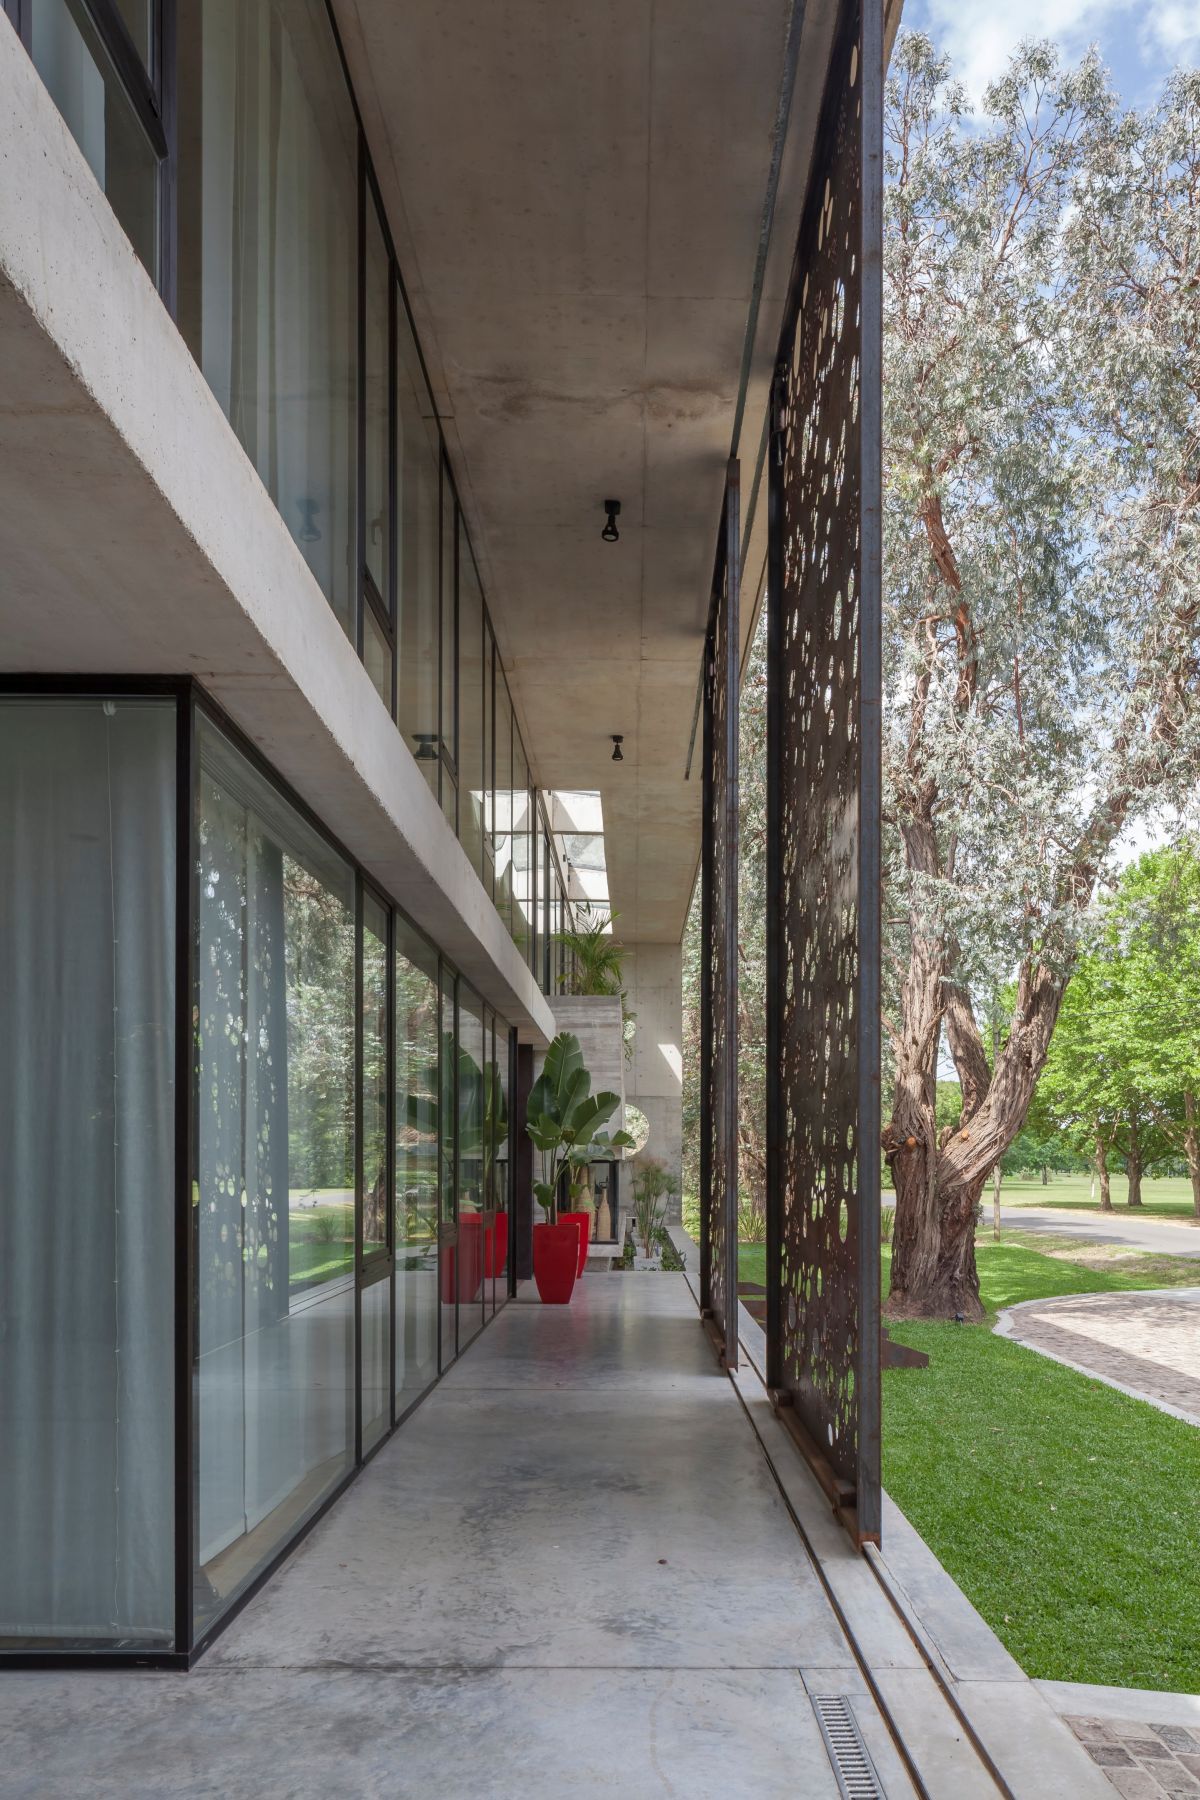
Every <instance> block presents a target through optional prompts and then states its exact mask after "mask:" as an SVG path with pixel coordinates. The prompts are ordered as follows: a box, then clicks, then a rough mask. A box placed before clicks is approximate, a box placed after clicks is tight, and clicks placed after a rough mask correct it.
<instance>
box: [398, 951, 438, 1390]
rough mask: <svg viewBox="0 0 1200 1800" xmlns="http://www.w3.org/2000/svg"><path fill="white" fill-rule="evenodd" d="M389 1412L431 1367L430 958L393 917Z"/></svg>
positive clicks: (433, 1033)
mask: <svg viewBox="0 0 1200 1800" xmlns="http://www.w3.org/2000/svg"><path fill="white" fill-rule="evenodd" d="M395 983H396V1411H397V1413H400V1412H401V1411H403V1410H404V1408H405V1407H406V1406H408V1405H411V1403H412V1401H413V1400H415V1399H416V1397H417V1395H418V1394H420V1393H422V1392H423V1391H424V1389H425V1388H427V1387H428V1386H429V1384H430V1382H431V1381H433V1380H434V1379H435V1378H436V1376H437V1372H438V988H437V955H436V953H435V952H434V951H432V950H430V949H429V948H428V947H427V946H426V945H425V943H424V942H423V941H422V940H421V939H420V938H419V937H418V936H417V934H416V933H415V932H414V931H411V930H410V929H409V927H408V926H407V925H405V923H404V922H403V920H402V919H400V918H397V920H396V972H395Z"/></svg>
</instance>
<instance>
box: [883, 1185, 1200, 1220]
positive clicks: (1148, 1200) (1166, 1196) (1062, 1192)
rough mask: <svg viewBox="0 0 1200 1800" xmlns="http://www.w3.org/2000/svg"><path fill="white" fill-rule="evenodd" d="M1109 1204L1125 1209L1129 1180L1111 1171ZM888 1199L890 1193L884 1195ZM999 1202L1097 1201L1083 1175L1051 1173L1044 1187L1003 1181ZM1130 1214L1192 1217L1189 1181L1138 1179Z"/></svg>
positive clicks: (1082, 1205) (987, 1203)
mask: <svg viewBox="0 0 1200 1800" xmlns="http://www.w3.org/2000/svg"><path fill="white" fill-rule="evenodd" d="M1111 1187H1112V1203H1113V1207H1114V1209H1115V1210H1116V1211H1117V1212H1121V1211H1128V1210H1129V1209H1128V1207H1127V1206H1126V1200H1127V1198H1128V1194H1129V1183H1128V1182H1127V1181H1126V1179H1125V1177H1124V1175H1116V1174H1114V1175H1113V1177H1112V1181H1111ZM885 1198H886V1199H889V1200H890V1199H891V1195H890V1194H889V1195H886V1196H885ZM1000 1204H1001V1205H1002V1206H1068V1207H1072V1208H1077V1209H1079V1210H1080V1211H1083V1212H1089V1211H1090V1212H1096V1213H1098V1212H1099V1211H1100V1207H1099V1204H1098V1202H1097V1201H1094V1200H1093V1199H1092V1184H1091V1181H1090V1180H1089V1178H1088V1177H1087V1176H1086V1175H1052V1176H1051V1177H1050V1180H1049V1182H1047V1183H1046V1185H1045V1186H1043V1185H1042V1183H1041V1182H1040V1181H1005V1182H1004V1183H1003V1184H1002V1185H1001V1188H1000ZM1132 1210H1133V1214H1134V1217H1135V1218H1136V1217H1140V1216H1143V1215H1144V1214H1146V1213H1149V1214H1151V1215H1154V1216H1157V1217H1159V1218H1164V1219H1167V1218H1169V1219H1192V1218H1194V1217H1195V1213H1194V1211H1193V1208H1192V1184H1191V1182H1190V1181H1186V1180H1178V1181H1177V1180H1174V1179H1171V1180H1162V1181H1158V1180H1155V1181H1149V1180H1147V1181H1143V1182H1142V1204H1141V1207H1140V1208H1138V1207H1134V1208H1133V1209H1132ZM983 1211H984V1217H985V1220H986V1219H990V1217H991V1211H992V1190H991V1188H990V1187H989V1188H988V1189H987V1190H986V1192H985V1193H984V1196H983Z"/></svg>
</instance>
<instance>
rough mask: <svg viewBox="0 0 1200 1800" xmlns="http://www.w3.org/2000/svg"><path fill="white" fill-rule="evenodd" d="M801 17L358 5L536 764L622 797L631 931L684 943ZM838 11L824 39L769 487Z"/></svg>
mask: <svg viewBox="0 0 1200 1800" xmlns="http://www.w3.org/2000/svg"><path fill="white" fill-rule="evenodd" d="M789 10H790V7H789V0H739V4H737V5H730V4H729V3H728V0H489V3H488V4H482V3H480V0H405V4H404V5H403V6H397V5H395V4H394V0H335V12H336V14H337V17H338V21H339V26H340V28H341V31H342V35H343V40H344V45H345V49H346V54H347V58H348V61H349V64H350V68H351V73H352V76H353V79H354V81H355V84H356V88H357V91H358V94H359V99H360V104H361V106H362V110H363V116H364V123H365V128H366V131H367V135H368V139H369V141H370V142H371V145H372V153H373V156H374V158H375V161H376V165H377V169H378V172H379V176H380V181H381V185H382V188H383V193H384V200H385V204H386V206H387V209H388V212H389V217H390V219H391V223H392V227H393V233H394V236H395V238H396V244H397V251H398V254H399V255H400V258H401V263H402V267H403V269H404V274H405V279H406V284H407V286H408V288H409V291H410V298H411V301H412V304H413V309H414V313H415V315H416V318H417V324H418V330H419V332H420V335H421V338H422V345H423V348H424V351H425V354H426V359H427V362H428V364H429V368H430V375H431V379H432V381H433V383H434V389H435V399H436V402H437V405H438V408H439V411H440V412H441V413H442V415H443V421H444V426H445V429H446V433H447V438H448V441H449V444H450V449H451V457H452V461H453V465H454V468H455V472H456V476H457V478H458V481H459V486H460V490H461V492H462V498H463V504H464V506H465V508H466V510H467V513H468V517H469V520H470V523H471V527H472V535H473V539H474V541H475V545H476V550H477V554H478V556H479V559H480V563H481V566H482V569H483V573H484V578H485V582H486V585H487V591H488V597H489V604H490V607H491V610H492V614H493V618H494V621H495V625H496V631H497V638H498V641H499V644H500V648H501V653H502V656H503V660H504V663H505V667H506V669H507V672H508V680H509V685H510V688H511V689H512V693H513V699H514V704H515V706H516V709H517V714H518V717H519V719H520V723H521V729H522V735H523V736H524V739H525V743H526V748H527V750H528V752H529V756H530V760H531V763H532V766H533V771H534V775H535V778H536V780H537V781H538V783H539V785H540V786H543V787H547V788H576V789H598V790H599V791H600V793H601V794H602V796H603V806H604V820H605V839H606V852H607V859H608V869H609V881H610V887H611V893H612V904H613V907H614V909H615V910H616V912H617V913H619V914H620V916H621V922H620V926H619V935H620V936H621V937H623V938H624V939H626V941H629V942H635V941H639V940H640V941H651V942H654V941H657V942H676V941H678V939H679V937H680V935H681V932H682V929H683V923H684V918H685V914H686V909H687V904H688V899H689V896H690V893H691V886H692V881H693V877H694V874H695V868H696V857H697V851H698V846H699V830H700V824H699V819H700V783H699V766H698V759H697V763H696V766H695V767H694V769H693V775H692V779H691V780H685V778H684V771H685V767H686V763H687V755H688V744H689V738H690V735H691V730H692V720H693V709H694V704H695V697H696V683H697V678H698V674H699V666H700V656H701V649H702V644H703V635H704V623H705V618H706V614H707V607H708V589H709V581H710V576H711V570H712V562H713V554H714V548H715V541H716V532H717V522H718V514H719V509H720V502H721V491H722V480H723V470H724V465H725V460H726V458H727V456H728V454H729V449H730V442H731V433H732V429H733V422H734V414H735V406H736V400H737V394H738V385H739V375H740V369H741V363H742V356H743V346H744V341H745V335H746V328H747V319H748V314H749V309H750V302H751V292H752V285H753V278H754V270H755V258H756V252H757V248H758V241H759V234H760V226H761V220H762V209H763V198H764V192H765V189H766V185H767V178H768V171H769V166H770V159H771V152H772V143H773V132H774V127H775V119H776V111H777V106H778V99H779V87H780V78H781V73H782V67H783V55H784V40H785V33H786V28H787V19H788V13H789ZM828 13H829V8H828V7H827V6H823V5H821V4H819V3H816V0H814V4H812V5H810V7H809V9H808V16H807V18H806V22H805V37H804V39H803V40H802V45H801V58H800V77H799V81H798V89H797V102H796V104H795V105H794V107H793V116H792V128H791V132H790V135H789V140H788V154H787V157H786V159H785V164H784V179H783V182H782V185H781V192H780V202H779V208H778V213H777V220H776V232H775V240H774V247H773V252H772V257H771V259H770V261H769V263H768V278H767V281H766V284H765V290H764V293H765V298H764V305H763V310H762V315H761V320H760V328H759V332H758V342H757V345H756V350H755V356H754V363H753V379H752V382H751V386H750V392H749V404H748V408H747V414H746V424H745V427H744V432H743V440H742V454H743V457H744V458H745V459H746V461H745V465H744V475H743V481H744V484H745V486H746V487H747V489H748V488H749V486H750V483H751V479H752V475H753V468H754V460H755V458H756V456H757V453H758V449H759V443H760V436H761V427H762V417H763V407H764V404H765V391H766V378H767V373H768V371H769V368H770V363H771V357H772V348H773V345H774V342H775V337H776V333H777V330H778V322H779V310H780V303H781V296H782V292H783V288H784V284H785V281H786V275H787V270H788V266H789V263H790V253H791V245H792V243H793V241H794V234H795V228H796V220H797V217H798V214H799V206H800V198H801V194H802V190H803V172H804V164H805V161H806V154H807V153H806V142H807V141H810V140H811V127H812V118H813V115H814V111H815V98H816V97H815V95H809V94H807V92H806V88H805V75H804V71H805V69H806V68H813V69H819V68H820V67H821V66H822V64H823V55H822V54H821V52H822V50H823V47H824V46H823V43H822V41H821V40H822V35H823V33H824V32H825V30H826V22H827V15H828ZM610 496H611V497H613V498H616V499H619V500H620V501H621V507H622V511H621V518H620V527H621V540H620V542H619V543H618V544H616V545H610V544H605V543H603V542H602V541H601V538H600V531H601V528H602V526H603V524H604V513H603V510H602V504H601V503H602V501H603V500H604V499H605V498H606V497H610ZM747 575H748V576H749V568H748V569H747ZM754 598H755V596H754V595H753V594H747V596H746V608H745V611H746V615H747V618H748V617H749V614H750V611H751V610H752V603H753V600H754ZM614 732H620V733H622V735H623V736H624V740H625V742H624V757H625V760H624V761H623V762H622V763H620V764H614V763H613V762H612V760H611V758H612V744H611V734H612V733H614Z"/></svg>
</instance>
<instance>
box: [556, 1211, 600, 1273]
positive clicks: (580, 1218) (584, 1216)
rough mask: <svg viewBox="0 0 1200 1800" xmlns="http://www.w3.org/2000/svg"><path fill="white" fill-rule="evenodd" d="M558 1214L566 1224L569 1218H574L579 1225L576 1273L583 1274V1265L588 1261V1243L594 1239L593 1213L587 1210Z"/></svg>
mask: <svg viewBox="0 0 1200 1800" xmlns="http://www.w3.org/2000/svg"><path fill="white" fill-rule="evenodd" d="M558 1216H559V1219H560V1221H561V1222H562V1223H563V1224H564V1225H565V1224H566V1222H567V1220H568V1219H573V1220H574V1221H575V1223H576V1224H577V1225H578V1226H579V1267H578V1269H576V1271H575V1273H576V1274H577V1275H582V1274H583V1265H584V1263H585V1262H586V1261H587V1253H588V1245H589V1244H590V1243H591V1241H592V1214H591V1213H585V1212H570V1213H568V1212H560V1213H559V1215H558Z"/></svg>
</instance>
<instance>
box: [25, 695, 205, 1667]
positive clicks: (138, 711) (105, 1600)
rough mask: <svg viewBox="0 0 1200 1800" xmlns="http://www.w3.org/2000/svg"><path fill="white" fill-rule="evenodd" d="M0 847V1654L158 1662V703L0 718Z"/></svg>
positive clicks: (171, 817) (171, 732)
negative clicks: (152, 1652)
mask: <svg viewBox="0 0 1200 1800" xmlns="http://www.w3.org/2000/svg"><path fill="white" fill-rule="evenodd" d="M0 842H2V843H3V844H4V846H5V849H4V854H3V856H0V919H3V921H4V929H3V931H0V1016H2V1017H3V1020H4V1030H3V1032H2V1033H0V1242H2V1243H3V1247H4V1248H3V1255H2V1256H0V1339H2V1343H3V1350H2V1353H0V1443H3V1446H4V1450H3V1454H2V1455H0V1519H3V1521H4V1528H3V1532H2V1533H0V1644H3V1645H4V1647H5V1648H8V1649H23V1650H26V1651H28V1650H36V1649H39V1648H43V1647H44V1648H46V1649H55V1650H63V1649H73V1650H102V1649H122V1650H125V1649H131V1650H132V1649H158V1650H164V1649H169V1648H170V1647H171V1643H172V1640H173V1637H174V1612H175V1603H174V1598H173V1582H174V1577H173V1574H172V1565H173V1556H174V1534H173V1531H172V1518H173V1505H174V1502H173V1494H174V1448H173V1445H174V1409H173V1397H172V1386H173V1377H172V1367H173V1330H174V1327H173V1323H172V1319H173V1312H174V1297H173V1296H174V1251H173V1249H172V1243H173V1239H174V1234H175V1223H174V1219H175V1201H174V1191H175V1177H174V1132H173V1130H172V1119H173V1108H174V1074H175V1071H174V1057H175V1038H174V1007H175V982H174V977H175V707H174V704H173V702H165V701H164V702H160V701H146V700H140V701H139V700H100V699H95V700H90V699H89V700H32V699H22V700H5V701H2V702H0Z"/></svg>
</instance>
